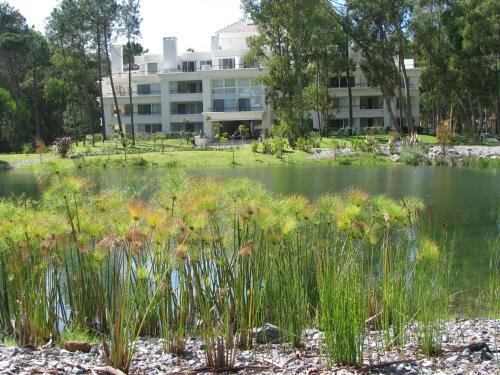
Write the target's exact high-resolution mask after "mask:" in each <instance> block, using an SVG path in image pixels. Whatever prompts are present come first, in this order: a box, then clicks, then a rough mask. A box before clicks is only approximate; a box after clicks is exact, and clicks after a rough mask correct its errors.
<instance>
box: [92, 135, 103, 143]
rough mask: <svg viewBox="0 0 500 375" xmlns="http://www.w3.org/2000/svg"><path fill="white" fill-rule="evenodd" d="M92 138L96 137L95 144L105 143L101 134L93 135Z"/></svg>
mask: <svg viewBox="0 0 500 375" xmlns="http://www.w3.org/2000/svg"><path fill="white" fill-rule="evenodd" d="M92 137H94V142H104V137H103V136H102V134H101V133H96V134H92Z"/></svg>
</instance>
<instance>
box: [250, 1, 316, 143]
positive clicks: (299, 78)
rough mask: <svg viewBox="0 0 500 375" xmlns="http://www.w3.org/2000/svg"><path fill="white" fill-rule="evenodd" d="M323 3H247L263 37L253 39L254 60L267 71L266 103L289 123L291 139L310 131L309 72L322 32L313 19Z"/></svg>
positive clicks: (251, 43) (251, 54)
mask: <svg viewBox="0 0 500 375" xmlns="http://www.w3.org/2000/svg"><path fill="white" fill-rule="evenodd" d="M322 3H323V1H322V0H260V1H259V0H243V1H242V5H243V8H244V10H245V12H246V14H247V15H248V16H250V17H251V18H252V20H253V21H254V22H255V24H256V26H257V28H258V30H259V36H257V37H253V38H250V40H249V45H250V48H251V53H250V55H249V56H250V58H251V59H254V60H258V61H260V62H261V63H263V64H264V65H265V66H266V68H267V74H266V76H265V77H264V78H263V81H264V83H265V87H266V100H267V102H268V103H270V104H271V105H272V107H273V108H274V110H275V111H276V113H277V116H278V118H279V119H280V121H281V122H282V123H284V124H287V125H288V127H289V129H290V131H289V134H288V138H289V140H290V141H291V143H292V144H293V143H294V141H295V139H296V138H297V137H298V136H300V135H303V134H304V133H305V131H306V129H305V126H304V119H305V117H306V115H307V113H308V111H309V110H310V109H311V108H309V106H308V101H307V100H306V97H305V94H304V88H305V87H307V86H308V84H309V82H310V81H311V76H310V74H308V72H307V68H308V66H309V63H310V55H311V46H312V43H311V40H312V37H313V36H314V35H315V33H316V32H318V29H317V28H316V25H315V24H314V22H313V20H315V19H316V17H315V15H316V12H317V10H318V7H319V6H320V5H321V4H322Z"/></svg>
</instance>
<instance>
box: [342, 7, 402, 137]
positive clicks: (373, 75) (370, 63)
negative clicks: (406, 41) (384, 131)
mask: <svg viewBox="0 0 500 375" xmlns="http://www.w3.org/2000/svg"><path fill="white" fill-rule="evenodd" d="M346 4H347V9H348V11H349V20H348V22H349V23H348V24H347V25H346V28H345V29H346V32H347V33H348V34H349V36H350V37H351V38H352V40H353V41H354V48H355V50H358V51H359V52H361V55H362V60H361V64H360V66H361V70H362V71H363V73H364V75H365V76H366V79H367V80H368V83H369V85H370V86H373V87H379V88H380V90H381V92H382V97H383V98H384V102H385V106H386V108H387V111H388V113H389V118H390V126H391V128H392V129H393V130H398V129H399V127H398V124H397V122H396V117H395V116H394V112H393V110H392V105H391V101H392V99H393V98H394V91H395V89H396V87H397V82H398V71H397V68H396V65H395V62H394V57H395V56H396V55H397V53H396V52H397V49H396V46H397V44H396V42H397V39H396V33H395V28H394V22H393V21H394V19H393V14H394V13H393V12H394V6H395V2H394V1H393V0H380V1H377V2H366V1H362V0H349V1H347V3H346Z"/></svg>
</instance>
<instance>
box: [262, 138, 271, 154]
mask: <svg viewBox="0 0 500 375" xmlns="http://www.w3.org/2000/svg"><path fill="white" fill-rule="evenodd" d="M271 139H272V138H266V139H264V140H263V141H262V153H263V154H272V153H273V147H272V143H271Z"/></svg>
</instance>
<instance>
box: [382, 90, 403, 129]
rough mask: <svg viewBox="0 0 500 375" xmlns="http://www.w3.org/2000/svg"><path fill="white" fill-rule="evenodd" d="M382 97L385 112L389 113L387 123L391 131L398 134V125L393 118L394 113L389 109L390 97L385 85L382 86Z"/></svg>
mask: <svg viewBox="0 0 500 375" xmlns="http://www.w3.org/2000/svg"><path fill="white" fill-rule="evenodd" d="M381 89H382V95H383V97H384V102H385V106H386V107H387V112H388V113H389V122H390V127H391V130H393V131H396V132H399V131H400V129H399V128H398V124H397V122H396V118H395V117H394V112H393V110H392V107H391V99H392V95H390V89H388V88H387V87H386V86H385V85H384V86H382V88H381Z"/></svg>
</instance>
